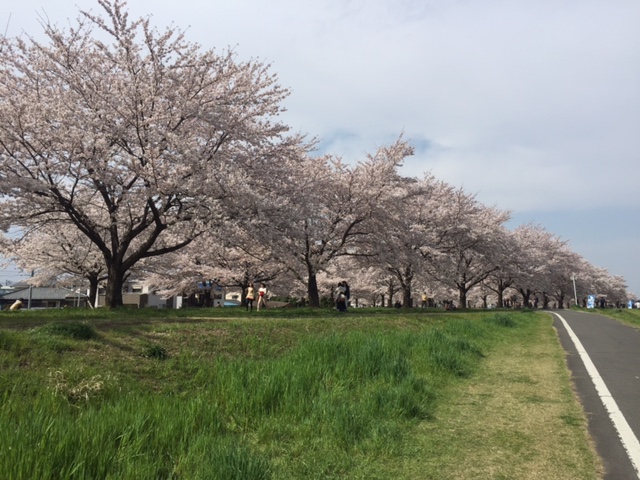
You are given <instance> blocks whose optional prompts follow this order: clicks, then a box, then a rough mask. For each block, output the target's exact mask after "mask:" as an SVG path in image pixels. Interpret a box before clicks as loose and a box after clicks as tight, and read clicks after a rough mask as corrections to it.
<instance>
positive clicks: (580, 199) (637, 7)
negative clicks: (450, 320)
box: [0, 0, 640, 295]
mask: <svg viewBox="0 0 640 480" xmlns="http://www.w3.org/2000/svg"><path fill="white" fill-rule="evenodd" d="M78 5H80V7H81V8H82V9H91V10H93V11H94V12H98V11H100V10H101V8H100V7H99V5H98V2H97V1H94V0H82V1H80V0H21V1H19V2H8V1H3V2H2V4H1V6H0V25H2V28H3V30H4V29H6V30H7V33H8V35H9V36H15V35H19V34H21V33H22V32H26V33H28V34H31V35H32V36H36V37H41V30H42V29H41V27H40V26H39V24H38V19H39V17H42V18H48V19H49V21H51V22H52V23H58V24H60V25H64V24H66V23H67V19H75V18H76V16H77V12H78V10H79V8H80V7H78ZM129 11H130V12H131V14H132V15H133V16H134V17H138V16H141V15H151V16H152V19H153V23H154V24H155V25H157V26H159V27H165V26H168V25H170V24H171V23H173V24H174V25H175V26H177V27H180V28H182V29H186V30H187V38H188V39H189V40H191V41H194V42H197V43H199V44H201V45H202V47H203V48H207V49H208V48H215V49H218V50H220V51H222V50H224V49H226V48H227V47H231V48H233V49H234V50H235V52H236V53H237V55H238V58H239V59H243V60H244V59H249V58H254V59H260V60H263V61H264V62H266V63H270V64H271V65H272V71H273V72H275V73H277V74H278V77H279V79H280V83H281V84H282V85H283V86H286V87H288V88H290V89H291V92H292V93H291V95H290V97H289V98H288V99H287V100H286V101H285V106H286V108H287V110H288V111H287V112H286V114H285V116H284V118H283V120H284V121H285V122H286V123H287V124H289V125H290V126H291V127H292V129H293V130H294V131H301V132H304V133H308V134H309V135H311V136H317V137H318V138H319V139H320V140H321V143H320V148H321V150H322V151H323V152H329V153H333V154H336V155H340V156H342V157H343V158H344V159H345V160H347V161H353V162H356V161H358V160H360V159H362V158H363V154H364V153H365V152H374V151H375V149H376V148H377V147H378V146H380V145H383V144H387V143H389V142H391V141H393V140H395V139H396V138H397V137H398V135H399V134H401V133H403V134H404V137H405V138H406V139H408V140H409V141H410V142H411V143H412V144H413V145H414V147H415V148H416V155H415V156H413V157H412V158H410V159H409V160H408V161H407V162H406V164H405V167H404V169H403V173H404V174H406V175H409V176H422V174H423V173H424V172H427V171H430V172H432V173H433V174H434V175H435V176H436V177H437V178H439V179H442V180H445V181H447V182H449V183H451V184H453V185H456V186H462V187H464V188H465V190H466V191H468V192H471V193H475V194H477V197H478V199H479V200H480V201H482V202H483V203H485V204H488V205H497V206H498V207H500V208H503V209H507V210H512V211H513V220H512V222H511V223H510V224H509V225H510V226H511V227H515V226H517V225H518V224H521V223H528V222H534V223H539V224H541V225H543V226H544V227H546V228H547V229H548V230H550V231H551V232H553V233H555V234H557V235H559V236H560V237H562V238H563V239H565V240H569V242H570V245H571V248H572V249H573V250H574V251H576V252H577V253H579V254H581V255H582V256H584V257H585V258H586V259H587V260H589V261H590V262H591V263H593V264H595V265H597V266H599V267H603V268H606V269H607V270H609V272H610V273H612V274H616V275H622V276H624V277H625V279H626V280H627V283H628V285H629V289H630V290H631V291H632V292H634V293H635V294H636V295H640V248H639V246H640V27H639V25H640V2H638V1H637V0H600V1H593V0H562V1H559V0H535V1H518V0H504V1H501V0H474V1H471V0H314V1H313V2H311V1H308V2H307V1H301V0H296V1H294V0H269V1H265V0H233V1H231V0H226V1H215V0H180V1H175V0H173V1H167V0H152V1H151V0H149V1H147V0H130V1H129ZM2 278H3V276H2V275H0V279H2Z"/></svg>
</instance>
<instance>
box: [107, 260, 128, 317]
mask: <svg viewBox="0 0 640 480" xmlns="http://www.w3.org/2000/svg"><path fill="white" fill-rule="evenodd" d="M124 275H125V272H124V269H123V268H122V266H119V265H114V264H111V265H109V278H108V279H107V291H106V293H105V297H104V305H105V307H107V308H118V307H121V306H122V286H123V285H124Z"/></svg>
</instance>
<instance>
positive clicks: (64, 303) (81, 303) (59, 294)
mask: <svg viewBox="0 0 640 480" xmlns="http://www.w3.org/2000/svg"><path fill="white" fill-rule="evenodd" d="M29 290H31V291H29ZM29 298H31V308H63V307H86V306H87V305H88V301H89V297H88V296H87V295H86V294H84V293H81V292H75V291H73V290H69V289H68V288H60V287H31V288H29V287H25V288H19V289H18V288H17V289H15V290H13V291H11V292H9V293H5V294H4V295H2V296H0V306H1V307H2V310H5V309H7V308H9V307H10V306H11V305H12V304H13V302H15V301H16V300H19V299H22V300H23V302H24V307H23V308H27V306H28V304H29Z"/></svg>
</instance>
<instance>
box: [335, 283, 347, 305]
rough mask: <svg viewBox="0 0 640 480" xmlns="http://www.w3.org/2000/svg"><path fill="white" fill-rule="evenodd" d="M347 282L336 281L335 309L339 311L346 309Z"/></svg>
mask: <svg viewBox="0 0 640 480" xmlns="http://www.w3.org/2000/svg"><path fill="white" fill-rule="evenodd" d="M346 283H347V282H340V283H338V288H336V309H337V310H338V311H339V312H346V311H347V285H346Z"/></svg>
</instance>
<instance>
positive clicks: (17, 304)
mask: <svg viewBox="0 0 640 480" xmlns="http://www.w3.org/2000/svg"><path fill="white" fill-rule="evenodd" d="M23 306H24V302H23V301H22V299H21V298H19V299H18V300H16V301H15V302H13V305H11V306H10V307H9V310H10V311H12V312H17V311H18V310H20V309H21V308H22V307H23Z"/></svg>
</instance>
